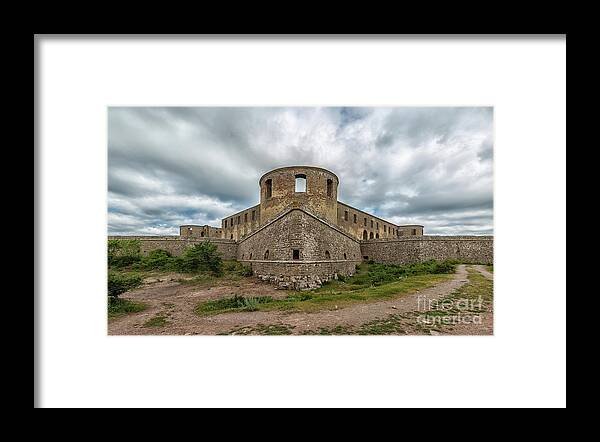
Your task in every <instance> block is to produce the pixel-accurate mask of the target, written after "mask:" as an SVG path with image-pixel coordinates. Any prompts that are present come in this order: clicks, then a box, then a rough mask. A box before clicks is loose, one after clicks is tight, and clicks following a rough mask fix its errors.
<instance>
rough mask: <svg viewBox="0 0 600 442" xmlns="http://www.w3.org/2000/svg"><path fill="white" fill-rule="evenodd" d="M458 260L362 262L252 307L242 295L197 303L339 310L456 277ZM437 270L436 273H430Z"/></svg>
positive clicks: (205, 310) (201, 308)
mask: <svg viewBox="0 0 600 442" xmlns="http://www.w3.org/2000/svg"><path fill="white" fill-rule="evenodd" d="M455 266H456V264H455V263H452V262H445V263H434V262H429V263H422V264H414V265H409V266H395V265H385V264H368V263H365V264H361V265H360V266H359V268H358V270H357V273H356V274H355V275H354V276H352V277H349V278H345V280H343V281H341V280H337V281H331V282H330V283H329V284H326V285H324V286H323V287H321V288H319V289H316V290H312V291H310V292H292V293H291V294H290V295H288V296H286V297H285V298H283V299H273V298H271V297H259V298H257V299H259V301H258V302H254V303H253V305H252V310H248V305H247V304H246V303H245V302H246V301H244V299H245V298H244V297H242V296H238V295H236V296H234V297H230V298H221V299H217V300H213V301H206V302H203V303H200V304H198V305H197V306H196V308H195V312H196V314H198V315H200V316H207V315H216V314H221V313H228V312H239V311H273V310H279V311H287V312H314V311H319V310H335V309H337V308H343V307H346V306H348V305H351V304H356V303H365V302H375V301H381V300H385V299H394V298H396V297H398V296H402V295H405V294H408V293H414V292H415V291H417V290H423V289H426V288H428V287H432V286H434V285H437V284H439V283H440V282H443V281H446V280H449V279H451V278H452V274H453V273H454V271H455ZM427 272H436V273H433V274H431V273H427Z"/></svg>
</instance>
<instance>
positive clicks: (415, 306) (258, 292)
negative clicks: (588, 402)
mask: <svg viewBox="0 0 600 442" xmlns="http://www.w3.org/2000/svg"><path fill="white" fill-rule="evenodd" d="M469 267H472V268H473V269H475V270H476V271H478V272H479V273H481V274H482V275H483V276H485V277H486V278H488V279H493V275H492V274H491V273H490V272H488V271H487V270H486V269H485V267H484V266H469ZM167 279H168V278H167ZM467 282H468V273H467V266H465V265H459V266H458V267H457V271H456V273H455V274H454V277H453V278H452V279H451V280H448V281H445V282H442V283H440V284H438V285H436V286H434V287H431V288H428V289H424V290H421V291H418V292H415V293H411V294H407V295H404V296H401V297H400V298H398V299H394V300H386V301H381V302H371V303H364V304H354V305H351V306H349V307H346V308H340V309H337V310H324V311H318V312H312V313H304V312H302V313H295V312H294V313H286V312H279V311H264V312H262V311H257V312H235V313H223V314H219V315H214V316H208V317H201V316H198V315H196V314H195V313H194V307H195V306H196V305H197V304H198V303H200V302H202V301H206V300H210V299H216V298H223V297H228V296H232V295H234V294H243V295H245V296H272V297H273V298H276V299H279V298H284V297H286V296H287V295H288V294H289V292H287V291H284V290H277V289H275V288H274V287H273V286H271V285H268V284H266V283H263V282H259V281H258V280H256V279H254V278H248V279H247V280H244V281H241V282H240V283H239V284H236V285H228V286H220V287H212V288H204V287H198V286H194V285H186V284H181V283H180V282H174V281H164V280H161V281H156V282H150V283H149V284H147V285H145V286H144V287H142V288H140V289H137V290H134V291H132V292H130V293H127V296H126V298H127V299H130V300H132V301H136V302H143V303H145V304H147V306H148V308H147V309H146V310H144V311H143V312H140V313H133V314H129V315H125V316H122V317H119V318H116V319H112V320H110V321H109V323H108V334H109V335H216V334H227V333H232V331H235V330H238V329H244V328H246V329H249V330H252V328H253V327H256V326H259V325H269V324H278V325H283V326H286V327H288V328H289V329H290V330H291V332H292V333H293V334H307V333H309V334H310V333H311V332H315V333H316V332H317V331H318V330H319V329H322V328H333V327H336V326H342V327H356V326H360V325H362V324H365V323H368V322H370V321H374V320H382V319H386V318H388V317H390V316H391V315H402V314H405V313H408V314H411V313H415V312H417V311H418V310H419V307H420V306H422V305H423V304H422V303H423V301H424V300H435V299H439V298H441V297H443V296H446V295H448V294H450V293H452V292H453V291H454V290H456V289H458V288H460V287H461V286H463V285H464V284H466V283H467ZM156 315H163V316H165V318H166V323H165V325H164V326H162V327H145V326H144V323H145V322H146V321H147V320H149V319H151V318H153V317H155V316H156ZM482 318H483V323H482V324H470V325H460V326H455V327H452V328H451V329H449V330H444V332H443V334H457V335H491V334H493V312H492V311H488V312H484V313H483V315H482ZM250 334H252V333H250ZM432 334H436V333H435V332H433V333H432Z"/></svg>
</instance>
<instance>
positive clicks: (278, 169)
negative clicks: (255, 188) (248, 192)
mask: <svg viewBox="0 0 600 442" xmlns="http://www.w3.org/2000/svg"><path fill="white" fill-rule="evenodd" d="M287 169H313V170H322V171H324V172H327V173H330V174H331V175H333V176H334V177H335V179H336V180H337V181H338V183H339V182H340V179H339V178H338V176H337V175H336V174H335V173H333V172H332V171H331V170H327V169H325V168H323V167H318V166H284V167H278V168H276V169H273V170H269V171H268V172H266V173H264V174H263V176H261V177H260V179H259V180H258V183H259V184H260V183H262V180H263V178H264V177H265V176H267V175H269V174H271V173H273V172H278V171H280V170H287Z"/></svg>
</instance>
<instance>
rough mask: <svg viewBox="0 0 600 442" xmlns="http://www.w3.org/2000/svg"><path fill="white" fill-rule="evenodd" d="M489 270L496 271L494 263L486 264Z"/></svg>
mask: <svg viewBox="0 0 600 442" xmlns="http://www.w3.org/2000/svg"><path fill="white" fill-rule="evenodd" d="M485 268H486V269H487V271H488V272H492V273H493V272H494V264H488V265H486V266H485Z"/></svg>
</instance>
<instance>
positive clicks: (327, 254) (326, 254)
mask: <svg viewBox="0 0 600 442" xmlns="http://www.w3.org/2000/svg"><path fill="white" fill-rule="evenodd" d="M325 259H331V254H330V253H329V250H325Z"/></svg>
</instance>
